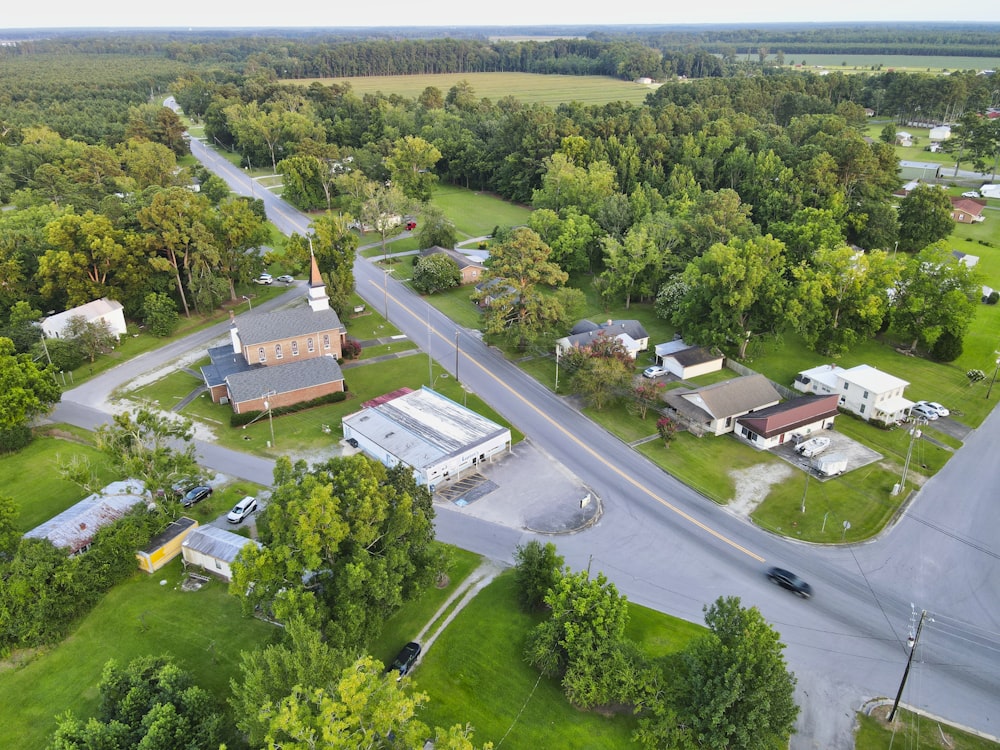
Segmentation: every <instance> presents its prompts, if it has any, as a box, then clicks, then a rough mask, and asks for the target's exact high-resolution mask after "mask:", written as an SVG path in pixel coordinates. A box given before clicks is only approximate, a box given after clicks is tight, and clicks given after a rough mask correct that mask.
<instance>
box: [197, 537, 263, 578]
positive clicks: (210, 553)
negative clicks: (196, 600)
mask: <svg viewBox="0 0 1000 750" xmlns="http://www.w3.org/2000/svg"><path fill="white" fill-rule="evenodd" d="M248 544H255V545H257V547H258V548H262V547H263V546H264V545H262V544H261V543H260V542H256V541H254V540H253V539H247V538H246V537H244V536H240V535H239V534H234V533H233V532H231V531H226V530H225V529H218V528H216V527H214V526H199V527H198V528H197V529H195V530H194V531H192V532H191V533H190V534H188V535H187V536H186V537H185V539H184V542H183V543H182V544H181V556H182V557H183V558H184V567H185V569H186V568H187V566H189V565H192V566H194V567H196V568H201V569H202V570H204V571H206V572H208V573H212V574H213V575H217V576H219V577H220V578H222V579H223V580H225V581H230V580H232V578H233V570H232V564H233V561H234V560H235V559H236V556H237V555H239V554H240V552H241V551H242V550H243V548H244V547H246V546H247V545H248Z"/></svg>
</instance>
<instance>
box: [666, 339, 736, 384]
mask: <svg viewBox="0 0 1000 750" xmlns="http://www.w3.org/2000/svg"><path fill="white" fill-rule="evenodd" d="M653 351H654V352H655V353H656V363H657V364H659V365H662V366H663V367H665V368H667V372H669V373H671V374H672V375H676V376H677V377H678V378H680V379H681V380H686V379H688V378H696V377H698V376H699V375H705V374H706V373H709V372H718V371H719V370H721V369H722V367H723V365H724V364H725V362H726V358H725V357H723V356H722V355H721V354H715V353H713V352H711V351H709V350H708V349H705V348H704V347H701V346H691V344H689V343H687V342H686V341H684V340H683V339H674V340H673V341H668V342H667V343H665V344H657V345H656V347H655V348H654V350H653Z"/></svg>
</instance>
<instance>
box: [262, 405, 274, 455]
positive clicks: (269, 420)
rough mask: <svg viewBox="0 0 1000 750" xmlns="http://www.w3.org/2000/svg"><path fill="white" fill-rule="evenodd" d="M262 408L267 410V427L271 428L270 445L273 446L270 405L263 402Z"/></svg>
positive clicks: (272, 424) (272, 421)
mask: <svg viewBox="0 0 1000 750" xmlns="http://www.w3.org/2000/svg"><path fill="white" fill-rule="evenodd" d="M264 408H265V409H267V425H268V427H270V428H271V445H272V446H274V420H273V419H271V403H270V402H269V401H265V402H264Z"/></svg>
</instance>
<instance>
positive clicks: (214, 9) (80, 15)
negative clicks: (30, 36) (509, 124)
mask: <svg viewBox="0 0 1000 750" xmlns="http://www.w3.org/2000/svg"><path fill="white" fill-rule="evenodd" d="M279 14H280V15H279ZM54 15H56V17H57V18H58V20H59V23H58V25H54V24H53V23H52V21H53V16H54ZM965 16H966V19H967V20H966V21H964V22H958V23H956V22H955V20H954V19H955V12H954V9H953V8H951V7H950V6H947V5H941V4H940V3H932V2H930V0H884V1H883V2H882V3H871V2H868V0H843V2H841V3H837V4H832V5H829V4H828V5H818V6H817V5H809V4H805V3H802V2H800V0H772V2H770V3H767V4H766V5H765V6H764V7H760V6H754V5H751V4H749V3H745V2H737V1H736V0H721V1H720V2H718V3H715V4H713V5H712V6H704V5H697V4H688V5H680V6H678V7H670V8H655V7H654V8H648V7H642V6H635V7H623V8H616V7H607V6H604V7H600V6H588V7H586V8H580V7H577V6H576V4H575V3H572V2H570V1H569V0H555V1H554V2H552V3H547V4H545V5H540V4H537V3H532V2H529V0H511V2H508V3H504V4H503V5H488V6H486V7H482V6H480V7H472V6H470V5H469V4H467V3H461V2H454V1H453V0H438V1H437V2H433V3H430V4H428V5H425V6H420V7H419V8H414V6H412V5H411V4H409V3H404V2H403V1H402V0H383V2H382V3H380V4H379V5H378V6H367V5H363V4H357V5H353V6H348V7H339V8H331V7H319V8H317V7H315V6H313V5H311V4H309V5H306V4H304V3H294V2H293V3H289V4H286V5H285V6H282V7H281V8H280V10H277V11H276V10H273V9H269V8H266V7H260V6H254V7H248V6H247V5H246V4H244V3H237V2H235V0H217V2H215V3H212V4H210V5H206V6H204V7H200V8H190V7H184V8H176V7H159V6H141V5H138V6H137V5H136V4H134V3H132V2H126V0H94V1H93V2H92V3H89V4H68V5H66V6H65V7H62V8H59V10H58V11H57V13H56V14H54V13H53V11H52V9H51V8H49V7H45V6H42V5H32V4H24V3H22V4H17V5H15V6H14V7H12V8H10V9H8V11H7V13H6V14H5V16H4V18H3V20H2V21H0V33H2V32H14V31H60V32H66V31H114V30H124V29H127V30H190V31H194V30H201V31H215V30H247V31H252V30H261V29H288V30H306V29H340V30H343V29H352V30H353V29H392V28H403V29H413V28H422V29H448V28H453V29H454V28H477V27H494V28H518V27H522V28H523V27H531V28H537V27H546V26H559V27H578V28H579V27H616V26H651V27H662V26H668V27H676V26H738V27H743V28H745V27H754V26H764V25H789V24H791V25H800V24H804V25H818V24H822V25H827V24H846V25H864V24H894V25H898V24H907V25H909V24H918V25H919V24H934V25H940V24H948V25H957V26H976V25H989V24H994V23H1000V3H990V4H984V5H980V6H977V7H975V8H972V9H970V11H969V12H968V13H966V14H965ZM387 19H391V20H387Z"/></svg>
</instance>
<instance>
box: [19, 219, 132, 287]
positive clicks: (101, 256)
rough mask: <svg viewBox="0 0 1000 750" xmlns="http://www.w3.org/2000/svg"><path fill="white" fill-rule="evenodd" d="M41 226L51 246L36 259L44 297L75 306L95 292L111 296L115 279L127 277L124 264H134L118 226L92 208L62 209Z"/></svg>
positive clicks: (129, 265) (116, 285)
mask: <svg viewBox="0 0 1000 750" xmlns="http://www.w3.org/2000/svg"><path fill="white" fill-rule="evenodd" d="M45 231H46V236H47V239H48V242H49V244H50V245H51V246H52V249H50V250H47V251H46V252H45V254H44V255H42V257H41V258H40V259H39V261H38V278H39V279H41V280H42V287H41V293H42V294H43V295H44V296H45V298H46V299H47V300H50V301H54V302H57V303H59V304H62V303H65V304H66V306H68V307H76V306H78V305H83V304H86V303H87V302H92V301H93V300H95V299H99V298H101V297H112V298H115V299H117V298H118V297H119V294H118V292H119V290H120V288H119V283H118V282H119V281H121V282H124V281H126V280H128V279H129V278H130V276H131V274H130V273H129V270H130V268H132V269H134V268H135V267H136V266H138V265H140V262H141V259H140V258H138V257H136V255H135V254H134V253H133V252H132V250H131V249H130V248H129V247H128V246H127V245H126V244H125V243H124V242H122V236H121V232H119V231H118V230H117V229H116V228H115V227H114V226H113V225H112V223H111V221H110V220H108V218H107V217H105V216H103V215H101V214H95V213H94V212H93V211H87V212H86V213H85V214H83V215H82V216H78V215H77V214H75V213H72V211H70V212H68V213H65V214H63V215H62V216H60V217H59V218H57V219H54V220H53V221H51V222H49V224H48V225H47V226H46V227H45Z"/></svg>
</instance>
